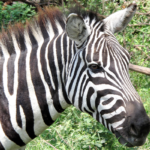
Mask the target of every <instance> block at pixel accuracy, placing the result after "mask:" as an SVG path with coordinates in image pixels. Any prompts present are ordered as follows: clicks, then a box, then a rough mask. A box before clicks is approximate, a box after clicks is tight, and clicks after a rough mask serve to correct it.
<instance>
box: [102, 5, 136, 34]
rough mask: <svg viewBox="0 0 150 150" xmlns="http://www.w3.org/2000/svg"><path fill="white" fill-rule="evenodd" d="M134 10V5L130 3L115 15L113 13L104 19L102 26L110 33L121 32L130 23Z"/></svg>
mask: <svg viewBox="0 0 150 150" xmlns="http://www.w3.org/2000/svg"><path fill="white" fill-rule="evenodd" d="M136 8H137V5H136V3H135V2H132V3H131V4H130V5H129V6H128V7H127V8H125V9H123V10H120V11H117V12H116V13H113V14H112V15H110V16H108V17H107V18H105V19H104V24H105V27H106V29H108V30H110V31H111V32H112V33H116V32H119V31H121V30H123V29H124V28H125V27H126V26H127V25H128V23H129V22H130V21H131V19H132V17H133V15H134V14H135V12H136Z"/></svg>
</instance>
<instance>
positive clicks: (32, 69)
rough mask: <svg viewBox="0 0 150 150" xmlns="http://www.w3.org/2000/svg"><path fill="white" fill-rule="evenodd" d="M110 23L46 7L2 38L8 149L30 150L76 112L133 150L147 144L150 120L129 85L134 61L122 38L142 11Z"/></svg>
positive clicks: (0, 141)
mask: <svg viewBox="0 0 150 150" xmlns="http://www.w3.org/2000/svg"><path fill="white" fill-rule="evenodd" d="M136 8H137V5H136V3H135V2H132V3H131V4H130V5H129V6H128V7H127V8H125V9H123V10H120V11H117V12H115V13H113V14H111V15H110V16H108V17H106V18H105V19H102V18H99V16H98V15H97V14H96V13H93V12H90V11H76V12H71V13H70V14H69V15H68V17H65V14H64V13H62V12H61V11H60V10H59V9H58V8H48V7H47V8H45V10H44V11H42V10H41V11H40V12H39V15H38V17H36V18H35V19H32V21H29V22H27V23H26V27H24V26H23V25H21V24H19V23H18V24H16V25H14V26H13V27H10V28H9V29H8V31H7V32H6V31H3V32H2V33H1V35H0V53H1V58H0V150H24V149H25V145H26V144H27V143H28V142H30V141H31V140H32V139H34V138H35V137H37V136H38V135H39V134H41V133H42V132H43V131H44V130H45V129H46V128H48V127H49V126H50V125H51V124H52V123H53V122H54V121H55V120H56V119H57V118H58V117H59V115H60V114H61V113H62V112H63V111H64V110H65V109H66V108H67V107H69V106H70V105H74V106H75V107H76V108H77V109H79V110H81V111H82V112H86V113H88V114H89V115H91V116H92V117H93V118H94V119H96V120H97V121H98V122H100V123H101V124H103V125H104V126H105V127H106V128H107V129H108V130H110V131H111V132H112V133H113V134H115V136H116V138H119V139H118V140H119V142H120V144H126V146H128V147H133V146H140V145H143V144H144V142H145V140H146V137H147V135H148V133H149V124H150V120H149V117H148V116H147V114H146V111H145V109H144V107H143V104H142V102H141V99H140V97H139V95H138V93H137V92H136V90H135V89H134V87H133V85H132V83H131V81H130V78H129V73H128V70H129V66H128V65H129V60H130V56H129V53H128V51H127V50H126V49H124V48H123V47H122V46H121V45H120V44H119V42H118V41H117V40H116V38H115V36H114V33H117V32H119V31H121V30H123V29H124V28H125V27H126V26H127V24H128V23H129V22H130V20H131V18H132V17H133V15H134V14H135V12H136Z"/></svg>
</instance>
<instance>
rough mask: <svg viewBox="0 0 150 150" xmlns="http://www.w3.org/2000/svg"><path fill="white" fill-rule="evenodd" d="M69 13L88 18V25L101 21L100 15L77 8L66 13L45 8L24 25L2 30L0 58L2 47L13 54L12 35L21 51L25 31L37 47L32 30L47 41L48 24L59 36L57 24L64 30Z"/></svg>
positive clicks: (20, 24)
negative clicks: (36, 31) (38, 32)
mask: <svg viewBox="0 0 150 150" xmlns="http://www.w3.org/2000/svg"><path fill="white" fill-rule="evenodd" d="M69 13H77V14H78V15H80V16H82V17H83V18H86V17H87V16H88V17H89V20H90V22H89V23H91V21H92V20H93V19H94V20H95V23H96V22H98V21H101V20H102V19H103V18H102V17H101V16H100V15H98V14H96V13H94V12H91V11H86V10H83V9H82V8H79V7H76V8H75V7H74V8H71V9H70V10H69V11H68V12H67V13H66V12H65V13H62V11H61V10H60V9H58V8H57V7H45V9H43V10H42V9H40V10H39V12H38V15H37V16H35V17H34V18H32V19H31V20H28V21H26V23H25V25H24V24H22V23H16V24H15V25H9V26H8V28H7V30H4V29H2V32H1V33H0V56H3V53H2V49H1V47H2V46H5V47H6V49H7V50H8V53H9V54H10V55H12V54H15V49H14V44H13V38H12V34H13V36H14V37H15V38H16V40H17V43H18V46H19V48H20V50H21V51H25V50H26V45H25V38H24V36H25V31H27V32H28V34H29V37H30V40H31V44H32V46H33V45H34V46H36V45H37V41H36V40H35V37H34V35H33V33H32V30H33V29H35V30H38V29H40V30H41V32H40V33H41V34H42V35H41V36H43V38H44V39H48V38H49V34H48V32H47V26H48V23H50V24H51V26H52V28H53V31H54V34H55V35H56V36H57V35H58V34H59V33H58V28H57V23H59V25H60V26H61V28H62V29H63V30H65V21H66V19H65V15H68V14H69ZM39 36H40V35H39Z"/></svg>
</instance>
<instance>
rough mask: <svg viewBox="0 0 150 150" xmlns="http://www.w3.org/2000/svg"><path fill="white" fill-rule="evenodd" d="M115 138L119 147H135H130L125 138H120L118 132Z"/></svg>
mask: <svg viewBox="0 0 150 150" xmlns="http://www.w3.org/2000/svg"><path fill="white" fill-rule="evenodd" d="M115 135H116V138H117V139H118V141H119V143H120V144H121V145H124V146H127V147H134V146H135V145H132V144H131V143H130V142H128V141H127V140H126V139H125V138H123V137H122V136H121V134H120V133H119V132H117V131H116V132H115Z"/></svg>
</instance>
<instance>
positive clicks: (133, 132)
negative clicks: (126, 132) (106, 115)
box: [130, 124, 138, 140]
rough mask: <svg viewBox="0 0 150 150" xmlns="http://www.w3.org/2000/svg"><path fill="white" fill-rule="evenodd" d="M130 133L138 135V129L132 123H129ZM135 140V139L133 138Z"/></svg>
mask: <svg viewBox="0 0 150 150" xmlns="http://www.w3.org/2000/svg"><path fill="white" fill-rule="evenodd" d="M130 133H131V134H132V135H134V136H137V135H138V129H137V128H136V126H135V125H134V124H131V127H130ZM135 140H136V139H135Z"/></svg>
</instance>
